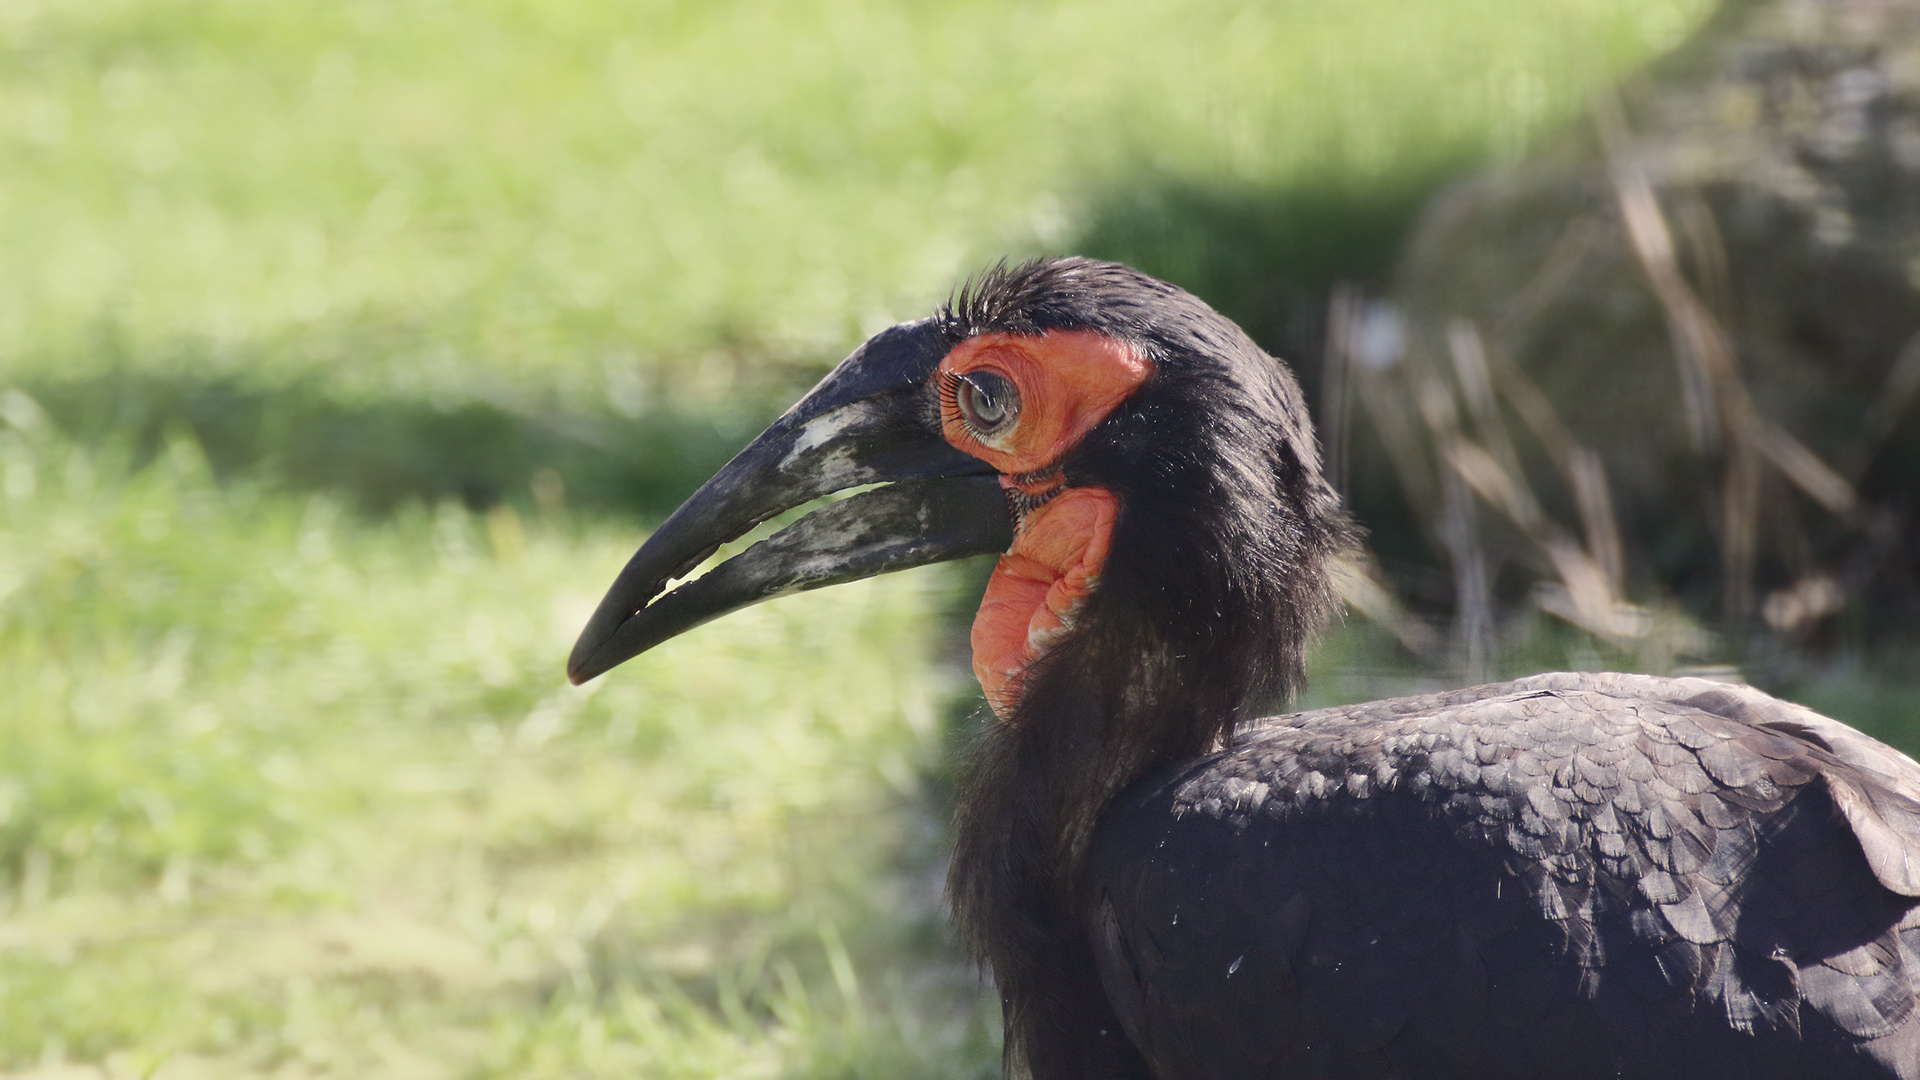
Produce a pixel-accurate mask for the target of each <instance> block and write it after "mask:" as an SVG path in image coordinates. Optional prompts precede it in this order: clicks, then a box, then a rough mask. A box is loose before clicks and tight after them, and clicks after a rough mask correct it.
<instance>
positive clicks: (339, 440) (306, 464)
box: [19, 372, 772, 518]
mask: <svg viewBox="0 0 1920 1080" xmlns="http://www.w3.org/2000/svg"><path fill="white" fill-rule="evenodd" d="M19 389H21V390H23V391H25V392H26V393H27V394H29V395H30V396H32V397H33V398H34V399H35V400H36V401H38V402H39V403H40V405H41V406H42V407H43V408H45V409H46V411H47V412H48V414H49V415H50V416H51V417H52V418H53V420H54V422H55V423H56V424H58V425H59V426H60V427H61V428H62V429H63V430H64V431H66V432H67V433H68V434H69V435H71V436H73V437H74V438H76V439H78V440H80V441H82V442H86V443H93V444H98V443H101V442H104V441H109V440H125V441H127V442H130V443H131V444H132V446H133V447H134V449H135V452H136V454H137V455H138V456H139V458H140V459H142V460H144V459H145V458H146V457H148V456H150V455H151V454H153V453H154V452H155V451H156V450H157V448H158V447H159V446H160V444H161V443H162V441H163V440H164V439H165V438H166V437H167V436H168V435H169V434H170V433H172V432H176V431H180V430H183V429H184V430H185V431H188V432H190V433H191V434H192V435H193V436H194V438H195V439H196V440H197V441H198V442H199V443H200V444H201V446H202V447H203V448H204V449H205V451H206V454H207V457H208V459H209V461H210V462H211V463H212V464H213V467H214V469H215V471H216V472H217V473H218V474H220V475H221V476H223V477H227V476H234V475H237V474H247V473H252V474H258V475H263V476H266V477H268V478H270V479H272V480H273V481H275V482H278V483H281V484H284V485H286V486H288V487H289V488H292V489H294V490H306V491H317V490H325V491H332V492H338V493H340V494H342V495H344V496H346V497H347V498H349V499H350V500H352V501H353V503H354V504H356V505H357V506H358V507H359V508H360V509H361V510H363V511H364V512H368V513H372V514H383V513H386V512H389V511H391V510H393V509H394V508H395V507H397V506H399V505H401V504H403V503H406V502H409V501H414V500H420V501H426V502H438V501H441V500H446V499H458V500H460V501H462V502H464V503H465V504H467V505H468V506H469V507H471V508H474V509H485V508H487V507H490V506H493V505H495V504H497V503H501V502H521V503H524V502H528V501H541V502H549V503H553V502H559V501H562V500H564V501H565V503H566V504H567V505H569V506H572V507H576V508H587V509H598V510H611V511H619V512H625V513H638V514H640V515H641V516H643V517H649V518H659V517H663V516H665V515H666V514H667V513H669V512H670V511H672V509H673V508H674V507H675V506H677V505H678V504H679V502H680V501H681V500H682V499H684V498H686V496H687V495H688V494H690V493H691V492H692V491H693V490H694V489H695V488H696V487H698V486H699V485H700V483H701V482H702V481H704V480H705V479H706V478H707V477H708V476H711V475H712V474H713V472H714V471H715V470H716V469H718V468H719V467H720V466H721V465H722V464H724V463H725V462H726V461H727V459H728V458H730V457H731V456H732V455H733V454H734V453H735V452H736V451H738V450H739V449H740V447H741V446H742V445H743V444H744V443H745V441H746V439H747V438H748V437H750V436H751V434H752V433H753V432H754V431H756V430H758V425H759V423H761V422H762V421H763V420H764V419H765V418H766V417H763V416H759V415H749V414H750V412H751V410H749V409H747V408H742V409H740V410H739V415H729V416H726V417H714V416H709V415H696V414H692V413H689V412H685V411H677V410H673V409H670V408H664V407H654V408H650V409H649V410H648V411H646V412H643V413H641V414H639V415H637V416H624V415H619V414H616V413H614V412H612V411H611V410H609V411H607V412H605V413H601V414H584V413H557V412H537V411H517V410H515V409H512V408H509V407H506V406H503V405H500V404H495V403H490V402H485V401H477V400H467V401H463V402H459V403H457V404H453V405H450V406H444V407H443V406H439V405H436V404H434V403H432V402H429V401H424V400H407V399H387V400H377V401H343V400H340V399H338V398H336V397H333V396H330V395H329V394H327V393H326V392H325V391H323V390H322V389H321V388H319V387H318V386H316V385H311V384H307V385H302V384H297V383H296V384H292V385H279V386H273V385H257V384H249V383H247V382H245V381H242V380H239V379H216V380H211V381H209V380H206V379H196V378H193V377H189V376H173V375H168V374H149V373H140V372H121V373H118V374H115V375H113V376H112V377H110V378H105V379H87V380H72V381H51V380H50V381H41V382H26V383H22V384H19ZM766 415H767V416H771V415H772V411H771V409H769V410H768V411H767V414H766ZM556 479H557V481H558V482H557V483H556Z"/></svg>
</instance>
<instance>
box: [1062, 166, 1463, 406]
mask: <svg viewBox="0 0 1920 1080" xmlns="http://www.w3.org/2000/svg"><path fill="white" fill-rule="evenodd" d="M1468 164H1469V163H1467V162H1464V161H1463V162H1459V163H1457V164H1449V165H1446V166H1443V167H1434V168H1429V169H1425V170H1421V171H1418V172H1415V173H1412V174H1404V173H1403V174H1396V175H1394V176H1392V177H1382V178H1381V179H1379V180H1376V181H1372V182H1356V183H1350V184H1343V185H1338V186H1333V185H1322V184H1315V185H1310V186H1297V187H1288V188H1274V187H1262V186H1259V185H1253V184H1242V185H1232V184H1218V183H1216V184H1201V183H1196V182H1193V181H1190V180H1180V179H1164V180H1156V179H1154V178H1153V177H1151V176H1150V175H1149V176H1138V177H1135V178H1133V179H1132V180H1130V181H1128V182H1125V183H1122V184H1117V185H1114V186H1113V187H1111V188H1108V189H1106V190H1104V191H1102V192H1098V193H1096V194H1095V196H1094V197H1093V198H1092V199H1091V200H1090V203H1091V206H1092V211H1091V213H1090V214H1089V215H1088V216H1087V219H1086V225H1085V227H1084V228H1083V229H1082V230H1081V231H1080V232H1079V234H1078V235H1076V236H1075V237H1073V238H1072V240H1071V241H1070V242H1069V243H1068V249H1069V250H1074V251H1077V252H1078V253H1080V254H1083V255H1088V256H1092V257H1094V258H1101V259H1112V260H1115V261H1117V262H1123V263H1127V264H1128V265H1131V266H1134V267H1137V268H1139V269H1141V270H1143V271H1145V272H1147V273H1149V274H1152V275H1154V276H1155V277H1159V278H1164V279H1165V280H1167V281H1170V282H1173V283H1174V284H1176V285H1179V286H1180V287H1181V288H1184V289H1186V290H1187V291H1188V292H1191V293H1193V294H1194V295H1195V296H1198V297H1200V298H1202V299H1204V300H1206V301H1207V303H1209V304H1212V305H1213V306H1214V307H1215V308H1216V309H1218V310H1219V311H1220V312H1221V313H1222V314H1224V315H1226V316H1227V317H1228V318H1230V319H1232V320H1233V321H1235V322H1237V323H1239V324H1240V325H1241V326H1242V327H1243V328H1245V330H1246V331H1247V333H1248V334H1250V335H1252V336H1253V339H1254V340H1255V341H1257V342H1259V343H1260V344H1261V346H1262V347H1264V348H1266V349H1267V350H1268V351H1269V352H1272V353H1274V354H1275V355H1278V356H1280V357H1283V358H1285V359H1286V360H1287V362H1288V363H1289V364H1290V365H1292V367H1293V369H1294V372H1295V374H1297V375H1298V376H1299V377H1300V381H1301V383H1302V385H1303V386H1304V388H1305V389H1306V390H1307V395H1308V400H1309V401H1312V400H1314V399H1315V391H1316V389H1317V387H1318V384H1319V380H1320V351H1321V343H1322V339H1323V336H1324V334H1325V327H1326V313H1327V301H1328V297H1329V295H1330V294H1331V292H1332V289H1333V286H1334V284H1335V283H1336V282H1340V281H1353V282H1358V283H1361V284H1370V285H1374V286H1381V285H1383V284H1384V282H1385V281H1386V279H1387V277H1388V276H1389V274H1390V273H1391V272H1392V269H1393V264H1394V261H1395V259H1396V258H1397V257H1398V256H1399V252H1400V246H1401V243H1402V241H1403V240H1404V239H1405V238H1406V236H1407V234H1408V231H1409V230H1410V229H1411V228H1412V226H1413V223H1414V219H1415V218H1416V217H1417V216H1418V215H1419V212H1420V208H1421V207H1422V206H1423V205H1424V204H1425V203H1426V201H1427V199H1428V197H1429V196H1431V195H1432V194H1433V192H1434V191H1435V190H1436V189H1438V188H1439V187H1440V186H1441V185H1442V184H1444V183H1446V182H1447V181H1449V180H1451V179H1453V178H1454V177H1455V176H1457V175H1459V174H1461V173H1462V172H1463V171H1464V170H1465V168H1466V167H1467V165H1468Z"/></svg>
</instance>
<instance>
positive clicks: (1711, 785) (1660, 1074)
mask: <svg viewBox="0 0 1920 1080" xmlns="http://www.w3.org/2000/svg"><path fill="white" fill-rule="evenodd" d="M875 483H886V484H888V486H886V487H880V488H876V489H873V490H870V491H866V492H863V493H861V494H857V495H854V496H852V497H850V498H847V499H844V500H842V501H840V502H836V503H832V504H830V505H828V506H826V507H824V508H823V509H820V510H816V511H815V512H813V513H812V514H809V515H807V516H806V517H804V518H802V519H800V521H799V522H797V523H795V524H793V525H791V526H789V527H788V528H787V529H785V530H783V531H782V532H780V533H778V534H776V535H775V536H773V537H772V538H770V539H768V540H766V541H763V542H761V543H759V544H756V545H754V546H752V547H750V548H748V549H747V550H746V551H745V552H742V553H741V554H739V555H737V556H735V557H734V558H732V559H730V560H728V561H726V562H724V563H722V564H721V565H720V566H718V567H716V568H714V569H713V570H711V571H709V572H708V573H706V574H705V575H703V576H701V577H699V578H696V579H694V580H691V581H688V582H685V583H683V584H681V585H679V586H677V587H675V588H673V589H672V590H671V591H667V585H668V583H669V581H671V580H672V579H674V578H677V577H682V576H684V575H686V574H687V573H689V572H690V571H691V570H692V569H694V568H695V567H696V566H697V565H698V564H699V563H700V562H701V561H703V560H704V559H705V558H706V556H707V555H709V554H711V553H712V551H713V550H714V548H715V547H717V546H718V545H719V544H721V543H724V542H725V541H727V540H730V539H733V538H735V537H737V536H738V535H740V534H741V533H743V532H745V531H746V530H747V529H749V528H751V527H752V526H753V525H755V524H757V523H759V522H760V521H763V520H765V519H766V518H768V517H770V516H772V515H773V514H776V513H779V512H781V511H783V510H786V509H789V508H791V507H794V506H797V505H799V504H801V503H803V502H806V501H808V500H810V499H813V498H816V497H818V496H820V495H824V494H826V493H828V492H831V491H836V490H840V489H843V488H847V487H852V486H856V485H865V484H875ZM1352 537H1353V530H1352V528H1351V526H1350V525H1349V524H1348V523H1347V520H1346V518H1345V516H1344V514H1343V513H1342V511H1341V510H1340V508H1339V504H1338V500H1337V498H1336V497H1335V496H1334V494H1333V492H1332V490H1331V489H1330V488H1329V487H1328V485H1327V484H1326V482H1325V480H1324V479H1323V477H1322V475H1321V472H1320V464H1319V453H1318V448H1317V446H1316V445H1315V442H1314V438H1313V433H1312V426H1311V423H1310V422H1309V421H1308V419H1307V415H1306V410H1305V406H1304V402H1303V401H1302V399H1301V395H1300V391H1299V388H1298V386H1297V385H1296V384H1295V383H1294V381H1293V379H1292V376H1291V375H1290V374H1289V373H1288V372H1287V370H1286V368H1285V366H1284V365H1282V364H1281V363H1280V362H1279V361H1277V360H1275V359H1273V358H1272V357H1270V356H1268V355H1267V354H1266V353H1264V352H1262V351H1261V350H1260V349H1259V348H1258V347H1257V346H1255V345H1254V344H1253V342H1252V341H1251V340H1249V339H1248V338H1247V336H1246V335H1245V334H1244V333H1243V332H1241V330H1240V329H1239V328H1238V327H1237V326H1235V325H1234V324H1233V323H1232V322H1230V321H1228V320H1227V319H1225V318H1223V317H1221V316H1220V315H1219V314H1218V313H1216V312H1214V311H1213V310H1212V309H1211V308H1209V307H1207V306H1206V305H1205V304H1204V303H1202V302H1200V301H1199V300H1197V299H1196V298H1194V297H1192V296H1191V295H1189V294H1187V293H1185V292H1183V291H1181V290H1179V289H1177V288H1175V287H1173V286H1171V285H1168V284H1166V283H1164V282H1160V281H1157V280H1155V279H1153V278H1150V277H1147V276H1146V275H1144V274H1140V273H1138V272H1137V271H1134V270H1131V269H1128V268H1126V267H1123V266H1119V265H1117V264H1112V263H1099V262H1093V261H1090V260H1085V259H1056V260H1040V261H1036V262H1033V263H1029V264H1026V265H1023V266H1020V267H1014V268H1008V267H1006V266H1004V265H1003V266H1001V267H998V268H995V269H994V270H992V271H989V272H988V273H987V274H985V275H983V276H982V277H980V278H979V279H976V280H975V281H974V282H973V283H971V284H970V285H969V286H968V287H967V288H965V289H963V290H962V291H961V292H960V293H959V294H957V295H956V296H955V298H954V299H953V301H951V302H950V303H949V304H948V305H947V306H946V307H945V308H944V309H942V310H941V311H940V312H939V313H937V314H936V315H935V316H934V317H933V318H931V319H927V320H922V321H920V322H916V323H907V324H902V325H900V326H897V327H894V328H892V329H890V330H887V331H883V332H882V333H881V334H879V335H877V336H875V337H874V338H873V339H872V340H870V341H869V342H867V344H865V345H863V346H862V347H861V348H860V349H859V350H858V351H856V352H855V353H854V354H853V355H852V356H850V357H848V359H847V360H846V361H844V362H843V363H842V364H841V365H840V366H839V367H838V368H836V369H835V370H834V372H832V373H831V374H829V375H828V376H827V378H826V379H824V380H822V382H821V383H820V384H819V385H818V386H817V387H815V388H814V390H813V391H812V392H810V393H809V394H808V395H807V396H806V397H805V398H803V399H802V400H801V401H800V402H799V403H798V404H796V405H795V406H794V407H793V409H791V410H789V411H788V413H787V414H786V415H784V416H782V417H781V418H780V419H778V420H776V421H775V422H774V424H773V425H772V426H771V427H769V428H768V429H767V431H766V432H764V433H763V434H762V435H761V436H760V437H758V438H757V439H755V440H754V442H753V443H752V444H751V445H749V446H748V447H747V448H746V449H745V450H743V451H742V452H741V453H740V455H739V456H737V457H736V458H735V459H734V460H733V461H732V462H731V463H729V464H728V465H727V466H726V467H725V468H724V469H722V470H721V472H720V473H719V474H717V475H716V476H715V477H714V478H713V479H712V480H710V481H708V482H707V484H706V485H704V486H703V487H702V488H701V490H700V491H699V492H697V493H695V495H694V496H693V497H691V498H690V499H689V500H688V501H687V503H686V504H685V505H683V506H682V507H681V508H680V510H678V511H676V512H675V514H674V515H673V516H672V517H671V518H669V519H668V521H667V522H666V523H664V524H663V525H662V526H661V528H660V529H659V530H657V531H656V532H655V533H654V535H653V536H651V537H650V538H649V539H648V540H647V542H646V543H645V544H644V545H643V546H642V547H641V548H640V550H639V551H638V552H637V553H636V554H635V555H634V558H633V560H632V561H631V562H630V563H629V564H628V566H627V568H626V569H625V570H623V571H622V573H621V575H620V577H619V578H618V579H617V580H616V582H615V584H614V586H613V588H612V589H611V590H610V591H609V592H608V595H607V597H606V599H605V600H603V601H602V603H601V606H600V609H599V611H597V612H596V613H595V615H594V618H593V620H592V621H591V622H590V623H589V624H588V626H587V628H586V630H585V631H584V632H583V633H582V635H581V639H580V642H579V644H578V645H577V646H576V647H575V651H574V655H573V657H572V659H571V661H570V663H569V671H570V674H571V676H572V677H573V678H574V679H575V680H576V681H581V680H584V679H587V678H592V677H594V676H595V675H598V674H599V673H601V672H603V671H605V670H607V669H608V668H610V667H612V666H614V665H616V664H618V663H620V662H622V661H623V660H625V659H627V658H629V657H631V656H633V655H636V654H637V653H639V652H641V651H644V650H645V649H647V648H651V647H652V646H653V645H654V644H657V643H659V642H660V641H663V640H665V639H666V638H668V637H671V636H673V635H675V634H678V633H681V632H683V631H685V630H687V629H690V628H691V627H693V626H696V625H698V624H700V623H701V622H704V621H707V620H709V619H712V618H716V617H718V616H719V615H722V614H725V613H726V612H727V611H731V610H734V609H736V608H738V607H741V606H744V605H746V604H750V603H754V602H757V601H760V600H764V599H768V598H771V597H774V596H778V595H781V594H784V593H787V592H792V591H797V590H800V589H807V588H816V587H819V586H821V585H826V584H832V583H834V582H837V581H845V580H851V579H853V578H857V577H864V576H869V575H871V574H876V573H883V572H886V571H888V570H892V569H899V568H902V567H906V566H915V565H922V564H925V563H929V562H935V561H940V560H942V559H949V558H957V557H960V556H962V555H969V554H976V553H986V552H996V553H1001V558H1000V561H999V563H998V564H997V565H996V567H995V571H994V574H993V576H992V578H991V580H990V581H989V584H988V587H987V594H986V599H985V602H984V603H983V604H982V606H981V609H980V612H979V614H978V616H977V617H976V620H975V624H974V634H973V640H974V646H975V669H976V671H977V672H978V673H979V675H980V679H981V682H982V685H983V687H984V688H985V689H986V691H987V701H988V704H989V706H990V707H991V710H992V714H993V715H992V717H991V718H990V720H989V721H988V722H987V723H986V724H985V725H984V726H983V728H982V730H981V733H980V736H979V738H978V740H977V743H976V745H975V747H974V750H973V753H972V756H971V760H970V761H969V762H968V764H967V768H966V777H967V779H966V781H965V784H964V786H963V789H962V791H961V794H960V798H959V809H958V820H957V823H956V847H955V853H954V858H953V862H952V865H951V870H950V875H949V886H948V888H949V896H950V899H951V901H952V905H953V910H954V918H955V922H956V926H957V928H958V930H959V932H960V934H961V937H962V938H963V940H965V941H966V942H967V943H968V944H969V945H970V946H971V948H972V949H973V950H974V952H975V954H976V955H977V956H978V957H979V958H980V960H981V961H982V962H983V963H984V964H985V965H986V966H987V967H988V968H989V969H990V970H991V971H992V974H993V976H994V980H995V983H996V986H997V987H998V989H999V992H1000V995H1001V999H1002V1007H1003V1014H1004V1017H1005V1023H1006V1033H1007V1038H1006V1064H1007V1070H1008V1072H1009V1074H1010V1075H1016V1076H1018V1075H1026V1076H1030V1077H1032V1078H1033V1080H1075V1078H1085V1080H1095V1078H1102V1080H1104V1078H1140V1080H1146V1078H1159V1080H1199V1078H1237V1077H1248V1078H1253V1077H1261V1078H1272V1080H1281V1078H1298V1080H1307V1078H1315V1080H1334V1078H1360V1077H1380V1078H1399V1080H1548V1078H1555V1080H1558V1078H1566V1077H1589V1076H1591V1077H1596V1078H1598V1077H1609V1078H1615V1080H1662V1078H1668V1077H1672V1078H1675V1080H1679V1078H1682V1077H1684V1078H1688V1080H1702V1078H1706V1080H1710V1078H1714V1077H1736V1076H1738V1077H1761V1078H1778V1080H1788V1078H1801V1080H1813V1078H1816V1077H1818V1078H1822V1080H1825V1078H1843V1077H1873V1078H1880V1080H1920V1010H1916V1009H1915V1003H1914V999H1915V995H1916V993H1920V765H1916V763H1915V762H1914V761H1913V760H1912V759H1910V758H1908V757H1906V756H1905V755H1904V754H1901V753H1899V752H1898V751H1895V750H1892V749H1890V748H1888V747H1886V746H1883V745H1882V744H1880V743H1877V742H1875V741H1873V740H1872V739H1869V738H1868V737H1866V736H1864V735H1862V734H1860V733H1858V732H1856V731H1854V730H1853V729H1851V728H1848V727H1846V726H1845V725H1842V724H1839V723H1837V722H1835V721H1833V720H1829V719H1826V718H1825V717H1821V716H1818V715H1817V714H1814V713H1811V712H1809V711H1807V710H1805V709H1801V708H1798V707H1796V706H1792V705H1788V704H1785V703H1783V702H1779V701H1776V700H1774V699H1772V698H1770V697H1767V696H1766V695H1764V694H1760V693H1759V692H1757V691H1754V690H1751V689H1748V688H1744V687H1726V686H1720V685H1718V684H1714V683H1707V682H1702V681H1698V680H1684V679H1681V680H1666V679H1655V678H1649V677H1644V676H1628V675H1544V676H1536V677H1535V678H1532V679H1526V680H1521V681H1519V682H1515V683H1508V684H1502V685H1497V686H1487V687H1477V688H1473V689H1468V690H1460V691H1454V692H1451V693H1447V694H1438V695H1431V696H1427V697H1415V698H1401V699H1396V700H1392V701H1382V702H1373V703H1370V704H1366V705H1357V706H1349V707H1345V708H1340V709H1330V710H1321V711H1318V712H1311V713H1301V714H1296V715H1291V716H1278V717H1268V718H1266V719H1261V717H1262V716H1263V710H1265V709H1266V708H1267V707H1269V706H1270V705H1272V704H1275V703H1277V702H1280V701H1284V700H1286V699H1287V698H1289V697H1290V696H1291V695H1292V694H1294V693H1295V692H1297V690H1298V689H1299V688H1300V686H1301V684H1302V681H1303V678H1304V675H1303V672H1304V653H1305V648H1306V644H1307V642H1308V640H1309V639H1310V638H1311V636H1312V634H1313V633H1314V631H1315V630H1316V629H1317V628H1318V627H1319V626H1320V625H1321V623H1322V622H1323V621H1324V620H1325V618H1326V617H1327V616H1328V615H1329V613H1330V612H1331V611H1332V609H1333V599H1332V590H1331V587H1330V583H1329V582H1330V579H1329V574H1328V569H1329V563H1330V561H1331V560H1332V559H1333V558H1335V557H1336V556H1337V555H1338V554H1339V553H1340V551H1341V550H1343V549H1344V548H1345V547H1346V546H1347V545H1349V544H1350V543H1351V542H1352Z"/></svg>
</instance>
